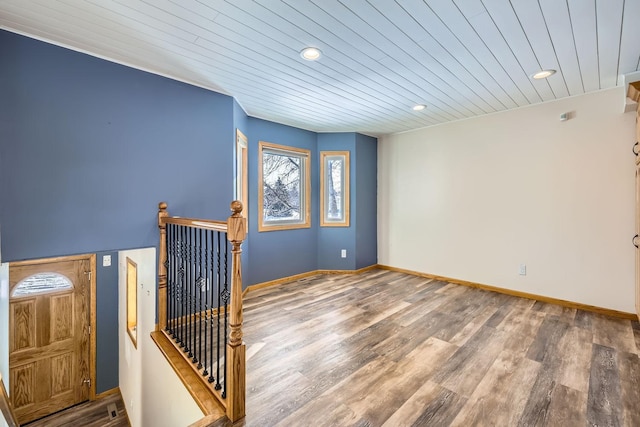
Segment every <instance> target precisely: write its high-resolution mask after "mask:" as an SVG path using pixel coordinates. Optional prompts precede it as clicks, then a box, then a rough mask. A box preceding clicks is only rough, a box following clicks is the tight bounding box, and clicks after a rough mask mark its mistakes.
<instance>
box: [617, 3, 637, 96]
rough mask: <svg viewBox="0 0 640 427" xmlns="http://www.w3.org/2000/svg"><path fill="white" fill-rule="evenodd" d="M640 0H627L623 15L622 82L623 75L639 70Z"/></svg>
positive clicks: (620, 80)
mask: <svg viewBox="0 0 640 427" xmlns="http://www.w3.org/2000/svg"><path fill="white" fill-rule="evenodd" d="M639 16H640V0H634V1H630V0H627V1H626V2H625V4H624V11H623V15H622V31H621V40H620V59H619V65H618V67H619V68H618V81H617V84H622V76H623V75H624V74H628V73H631V72H634V71H637V70H638V63H639V62H640V43H639V42H638V41H639V40H640V25H638V17H639Z"/></svg>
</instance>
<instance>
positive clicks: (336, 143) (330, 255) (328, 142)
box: [314, 132, 357, 270]
mask: <svg viewBox="0 0 640 427" xmlns="http://www.w3.org/2000/svg"><path fill="white" fill-rule="evenodd" d="M321 151H349V152H350V154H349V158H350V163H351V164H350V166H349V182H350V186H351V188H350V192H349V206H350V215H351V218H350V219H349V227H318V267H317V268H318V269H320V270H355V269H356V257H357V247H356V223H357V218H356V212H357V203H356V202H357V191H356V190H357V188H356V181H357V174H356V159H357V152H356V135H355V134H354V133H352V132H340V133H320V134H318V156H317V160H316V161H315V162H314V167H315V168H317V169H318V171H320V152H321ZM320 179H322V177H320V175H319V174H318V180H320ZM319 188H320V184H319V183H318V190H319ZM317 209H318V215H319V214H320V210H321V209H322V206H320V199H319V198H318V208H317ZM319 220H320V219H319V218H318V221H319ZM343 249H344V250H346V251H347V256H346V258H342V257H341V251H342V250H343Z"/></svg>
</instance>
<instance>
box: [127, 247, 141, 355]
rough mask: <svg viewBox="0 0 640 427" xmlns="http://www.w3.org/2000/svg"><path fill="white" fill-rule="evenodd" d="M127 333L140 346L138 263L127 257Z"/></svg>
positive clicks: (136, 346) (135, 345)
mask: <svg viewBox="0 0 640 427" xmlns="http://www.w3.org/2000/svg"><path fill="white" fill-rule="evenodd" d="M125 274H126V278H127V295H126V298H127V334H128V335H129V338H131V341H132V342H133V346H134V347H135V348H138V264H136V263H135V262H134V261H133V260H132V259H131V258H129V257H127V268H126V273H125Z"/></svg>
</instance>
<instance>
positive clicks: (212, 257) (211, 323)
mask: <svg viewBox="0 0 640 427" xmlns="http://www.w3.org/2000/svg"><path fill="white" fill-rule="evenodd" d="M209 234H210V237H211V252H210V253H209V261H210V264H209V275H210V277H211V290H210V292H209V305H210V307H211V320H210V321H209V325H208V329H209V335H210V337H211V345H210V348H209V355H210V361H209V362H210V363H209V370H210V375H209V378H208V380H207V381H209V382H210V383H213V382H214V381H215V377H214V376H213V343H214V336H213V331H214V292H215V291H214V290H215V289H216V283H215V268H216V267H215V266H216V264H215V256H216V255H215V254H216V249H215V247H216V243H215V236H216V232H215V231H213V230H210V233H209Z"/></svg>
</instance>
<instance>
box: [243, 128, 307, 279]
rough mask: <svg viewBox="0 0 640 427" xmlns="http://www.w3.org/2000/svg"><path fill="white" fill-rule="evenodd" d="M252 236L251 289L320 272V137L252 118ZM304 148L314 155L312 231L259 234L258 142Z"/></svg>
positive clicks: (250, 207) (250, 208) (249, 132)
mask: <svg viewBox="0 0 640 427" xmlns="http://www.w3.org/2000/svg"><path fill="white" fill-rule="evenodd" d="M246 135H247V138H248V139H249V218H248V221H249V233H248V236H247V245H248V248H249V251H250V253H251V264H250V269H251V276H250V278H249V279H248V280H247V281H246V284H247V285H251V284H255V283H262V282H267V281H269V280H274V279H279V278H282V277H287V276H293V275H295V274H299V273H305V272H308V271H313V270H317V253H318V248H317V239H318V221H319V216H318V206H317V205H318V196H319V185H318V177H319V173H318V170H317V168H316V167H314V165H315V162H316V160H315V159H316V157H317V153H318V151H317V147H316V144H317V134H316V133H315V132H311V131H306V130H303V129H298V128H294V127H291V126H286V125H282V124H278V123H274V122H269V121H266V120H262V119H256V118H253V117H249V120H248V133H247V134H246ZM259 141H267V142H272V143H274V144H280V145H287V146H290V147H298V148H304V149H308V150H310V151H311V165H312V167H311V227H310V228H302V229H296V230H278V231H267V232H261V233H260V232H258V180H257V175H256V174H257V171H258V142H259Z"/></svg>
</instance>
